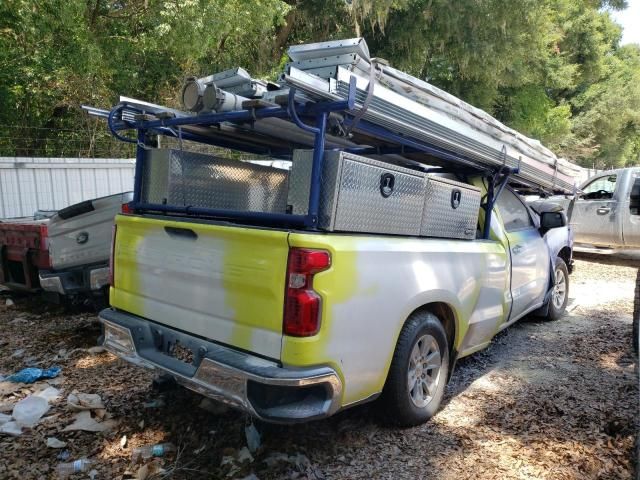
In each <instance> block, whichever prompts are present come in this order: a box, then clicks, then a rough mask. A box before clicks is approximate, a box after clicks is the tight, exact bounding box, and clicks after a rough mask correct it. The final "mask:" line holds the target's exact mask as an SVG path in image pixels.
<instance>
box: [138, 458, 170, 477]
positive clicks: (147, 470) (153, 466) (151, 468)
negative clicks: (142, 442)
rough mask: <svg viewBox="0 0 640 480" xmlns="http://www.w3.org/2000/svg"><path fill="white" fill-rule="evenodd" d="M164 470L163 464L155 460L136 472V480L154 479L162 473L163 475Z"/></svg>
mask: <svg viewBox="0 0 640 480" xmlns="http://www.w3.org/2000/svg"><path fill="white" fill-rule="evenodd" d="M163 472H164V469H163V468H162V464H161V463H160V462H159V461H157V460H153V461H151V462H149V463H147V464H145V465H142V466H141V467H140V468H139V469H138V471H137V472H136V480H146V479H147V478H150V477H154V476H155V475H158V474H160V473H163Z"/></svg>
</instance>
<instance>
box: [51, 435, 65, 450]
mask: <svg viewBox="0 0 640 480" xmlns="http://www.w3.org/2000/svg"><path fill="white" fill-rule="evenodd" d="M66 446H67V442H63V441H62V440H58V439H57V438H56V437H48V438H47V447H49V448H64V447H66Z"/></svg>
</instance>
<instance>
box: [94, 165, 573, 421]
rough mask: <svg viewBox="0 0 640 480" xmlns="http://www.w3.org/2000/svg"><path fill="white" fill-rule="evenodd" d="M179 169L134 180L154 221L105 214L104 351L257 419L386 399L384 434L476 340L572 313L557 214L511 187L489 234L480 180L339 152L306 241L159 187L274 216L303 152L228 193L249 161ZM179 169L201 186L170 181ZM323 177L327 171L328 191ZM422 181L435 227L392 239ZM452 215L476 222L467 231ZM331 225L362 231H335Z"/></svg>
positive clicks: (563, 231) (415, 411)
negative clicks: (341, 174)
mask: <svg viewBox="0 0 640 480" xmlns="http://www.w3.org/2000/svg"><path fill="white" fill-rule="evenodd" d="M326 155H330V153H329V152H327V153H326ZM294 157H295V155H294ZM174 158H179V159H180V161H181V162H182V169H180V170H176V169H174V170H168V169H167V168H166V167H165V165H166V164H163V163H162V161H160V159H157V158H154V159H153V161H151V162H149V165H151V166H150V167H149V168H150V169H151V170H150V172H151V173H148V174H145V175H146V176H144V177H143V185H142V192H141V195H142V198H144V195H145V192H151V193H149V194H148V195H150V196H151V195H155V196H157V198H158V200H157V202H156V203H157V204H160V205H162V207H163V208H165V207H166V211H160V210H158V209H154V208H152V207H142V208H139V209H137V210H136V211H134V212H129V213H127V214H121V215H117V216H116V222H115V223H116V228H115V236H114V247H113V260H112V263H111V264H112V268H113V271H112V278H113V283H112V284H111V291H110V304H111V308H108V309H105V310H103V311H102V312H101V313H100V319H101V321H102V322H103V324H104V328H105V342H104V345H105V347H106V348H107V349H108V350H109V351H111V352H113V353H114V354H116V355H118V356H119V357H121V358H123V359H125V360H127V361H129V362H131V363H134V364H136V365H139V366H143V367H146V368H150V369H153V370H156V371H159V372H165V373H168V374H170V375H171V376H173V377H174V378H175V379H176V380H177V381H178V383H180V384H182V385H184V386H186V387H187V388H190V389H193V390H195V391H197V392H200V393H202V394H204V395H207V396H209V397H211V398H214V399H218V400H221V401H223V402H225V403H228V404H230V405H232V406H234V407H236V408H239V409H242V410H244V411H246V412H249V413H250V414H252V415H254V416H257V417H259V418H262V419H264V420H267V421H272V422H300V421H306V420H312V419H317V418H322V417H327V416H329V415H332V414H334V413H335V412H337V411H339V410H341V409H344V408H347V407H349V406H352V405H355V404H359V403H362V402H366V401H371V400H374V399H376V398H377V397H381V398H380V401H381V402H383V404H384V406H385V411H386V413H387V417H388V418H390V419H393V420H392V421H393V422H394V423H397V424H400V425H405V426H408V425H416V424H419V423H422V422H424V421H426V420H427V419H429V418H430V417H431V416H432V415H434V414H435V412H436V411H437V410H438V407H439V405H440V402H441V400H442V398H443V394H444V389H445V386H446V383H447V381H448V379H449V376H450V374H451V372H452V369H453V366H454V364H455V362H456V359H458V358H460V357H463V356H466V355H469V354H472V353H474V352H476V351H478V350H481V349H483V348H485V347H487V346H488V345H489V344H490V342H491V339H492V338H493V337H494V335H496V334H497V333H498V332H499V331H501V330H503V329H504V328H506V327H508V326H509V325H512V324H513V323H514V322H516V321H517V320H519V319H520V318H522V317H524V316H525V315H527V314H530V313H533V312H535V313H536V314H539V315H541V316H543V317H546V318H547V319H557V318H559V317H560V316H562V315H563V312H564V310H565V307H566V305H567V299H568V293H569V270H568V266H569V265H570V264H571V259H572V244H571V235H570V231H569V229H568V228H567V226H566V217H565V215H564V213H563V212H558V211H542V210H541V211H540V213H539V214H536V213H534V212H533V211H532V210H531V208H530V207H529V206H527V204H526V203H525V202H524V201H523V200H522V198H521V197H520V196H519V195H518V194H517V193H516V191H514V190H512V189H510V188H505V189H504V190H503V191H502V192H501V194H500V196H499V197H498V200H497V204H496V208H495V210H494V212H495V214H494V215H493V217H492V219H491V222H490V234H489V238H488V239H484V238H483V235H482V233H483V232H482V229H483V225H484V215H485V212H484V210H482V208H481V207H480V199H481V197H482V196H483V195H485V194H486V189H485V186H484V184H483V181H482V179H481V178H479V177H478V178H469V179H468V181H467V183H463V182H460V179H457V181H453V180H447V179H442V178H436V177H418V175H419V172H413V171H408V170H407V169H399V168H398V167H393V166H388V165H387V166H385V165H384V164H380V163H376V162H374V161H372V160H369V159H359V158H357V157H355V156H351V157H345V162H347V161H349V162H352V164H349V165H348V166H347V164H346V163H344V165H345V166H344V167H343V168H344V169H345V170H346V169H347V168H350V169H353V172H355V171H356V170H355V169H356V168H358V169H359V170H357V172H358V173H357V175H353V176H348V178H347V181H345V182H344V183H343V184H340V185H338V186H335V190H334V189H333V188H331V189H329V188H327V190H326V192H327V195H329V192H338V193H337V194H336V196H335V197H331V199H329V198H328V197H326V196H325V197H323V202H324V203H323V204H324V205H327V206H328V205H333V207H331V208H329V207H328V208H327V210H326V216H325V214H324V213H321V215H320V219H321V220H320V221H321V222H324V221H325V220H326V223H325V224H326V225H328V227H327V229H329V231H319V230H311V231H309V230H305V229H304V228H291V227H288V226H286V225H276V224H273V223H272V224H268V225H260V224H256V223H255V222H251V221H247V220H246V218H245V216H242V215H240V214H239V215H238V217H237V218H235V219H226V220H222V219H219V218H218V219H216V218H212V217H210V216H207V215H204V214H199V213H198V209H197V208H191V207H190V210H189V211H188V213H187V214H184V213H175V212H177V211H178V209H177V208H175V207H173V206H172V203H171V199H172V193H171V192H170V191H169V193H168V194H167V193H154V192H159V191H161V189H160V186H162V185H164V186H165V187H164V188H166V185H167V181H166V177H167V173H166V172H167V171H170V172H174V173H175V174H176V175H178V177H177V178H173V177H171V181H170V182H169V183H168V184H169V185H170V186H172V188H173V187H175V188H177V189H178V190H177V191H178V194H176V195H175V197H174V199H175V200H176V201H184V200H183V199H184V198H185V195H193V197H194V198H196V197H197V198H196V199H202V198H205V197H206V198H208V199H213V200H211V201H212V202H214V201H215V202H219V203H220V202H225V203H224V207H225V208H227V209H231V210H233V211H240V210H241V209H242V208H245V209H246V208H247V207H246V205H245V204H248V205H249V206H250V208H257V207H256V205H261V206H265V205H267V206H269V207H270V206H271V202H270V201H271V200H272V199H273V198H274V196H273V195H274V194H273V192H274V191H275V189H276V185H278V184H282V185H284V186H285V187H286V185H288V188H289V189H290V190H289V197H287V193H286V192H284V193H283V196H284V198H285V199H286V198H291V196H292V191H293V190H297V189H298V187H299V185H300V184H298V183H297V182H296V181H295V171H296V165H300V164H297V163H296V162H301V161H302V160H301V159H298V160H294V162H293V169H292V172H291V176H290V177H289V179H288V181H287V180H285V181H282V182H280V180H279V179H280V178H285V179H286V177H284V175H285V173H279V172H278V171H277V170H276V169H270V170H269V171H264V172H253V173H251V174H250V175H248V176H247V177H246V178H248V181H249V182H251V187H250V189H247V193H246V194H243V195H239V194H238V195H235V197H233V196H232V194H233V193H237V192H243V191H244V190H243V189H244V188H245V186H243V185H242V184H241V177H240V175H239V173H238V172H239V171H241V169H249V168H253V169H255V168H258V167H257V166H256V167H251V166H250V165H247V164H244V165H245V166H243V167H240V165H242V162H236V164H237V166H229V167H228V168H227V167H225V165H224V164H221V163H219V162H218V163H216V161H215V159H212V160H210V165H211V166H208V165H209V164H207V163H206V162H207V159H206V158H204V157H196V156H195V154H187V153H184V152H176V153H175V154H174ZM189 160H193V163H194V167H189V164H188V161H189ZM325 162H328V163H327V165H335V163H331V162H330V160H328V159H325ZM154 165H155V167H154ZM205 167H206V168H205ZM153 168H157V173H154V170H153ZM264 168H267V167H264ZM301 168H302V167H301ZM190 169H193V171H195V172H197V175H196V174H194V176H193V177H192V178H191V179H189V178H187V177H186V176H185V177H182V176H180V175H182V174H181V173H180V172H182V171H184V172H188V171H189V170H190ZM227 170H228V171H229V172H230V173H229V174H228V175H227V174H226V172H227ZM335 171H336V170H335V169H334V168H333V167H329V166H327V172H326V175H325V177H324V179H325V181H326V182H329V176H330V175H329V173H330V172H335ZM350 171H351V170H350ZM207 172H214V173H215V175H214V174H213V173H207ZM185 175H186V174H185ZM279 175H281V176H279ZM260 178H261V179H262V180H261V181H259V182H256V180H257V179H260ZM354 178H357V179H358V180H357V181H355V180H353V179H354ZM420 178H425V179H426V180H427V181H428V182H430V183H429V185H430V187H429V188H428V192H430V193H428V194H427V195H428V196H429V195H431V194H432V193H433V192H434V191H436V194H437V192H438V191H439V192H442V196H440V197H437V198H439V199H440V201H439V202H437V201H435V200H427V201H425V200H424V197H420V196H419V194H418V196H417V198H418V203H417V207H418V208H420V207H421V206H422V202H424V205H425V212H426V213H425V215H426V217H425V218H427V219H428V220H429V222H435V223H433V224H432V226H433V229H432V230H430V231H429V232H427V236H426V237H423V236H420V235H421V234H420V235H419V234H399V231H394V232H392V231H390V227H391V226H395V227H403V225H401V222H405V223H407V224H409V225H413V224H414V223H415V221H416V218H415V216H413V215H411V213H410V212H407V209H408V208H409V207H412V205H413V203H405V204H404V206H402V204H400V203H395V202H406V201H407V198H408V197H409V195H410V194H411V189H410V188H409V187H410V185H415V189H419V188H421V187H420V185H422V183H421V182H422V180H420ZM147 179H148V180H149V182H150V183H149V185H147V184H145V183H144V182H146V181H147ZM216 182H226V183H225V184H222V183H221V185H217V184H216ZM267 182H269V185H270V188H268V189H266V188H265V187H264V186H265V185H266V184H267ZM276 182H279V183H276ZM411 182H414V183H411ZM225 185H226V186H225ZM183 186H186V187H188V188H186V189H183V188H182V187H183ZM412 188H413V187H412ZM307 189H308V186H307ZM438 189H440V190H438ZM200 192H202V194H200V195H197V194H198V193H200ZM207 192H208V193H207ZM306 192H308V190H307V191H306ZM306 192H304V191H303V193H302V195H301V198H307V199H308V195H307V194H306ZM293 193H295V192H293ZM205 194H206V195H205ZM323 195H324V194H323ZM153 198H155V197H153ZM234 198H236V199H237V200H236V202H237V203H235V204H232V202H233V201H234ZM278 198H279V197H278ZM420 198H422V200H420ZM428 198H431V197H428ZM434 198H435V197H434ZM248 200H251V203H250V204H249V203H248ZM266 200H269V202H267V201H266ZM147 201H148V202H149V201H150V200H147ZM186 201H189V199H188V198H187V200H186ZM342 202H344V203H342ZM474 202H475V203H474ZM289 203H290V202H289ZM294 203H295V202H294ZM387 205H392V207H387ZM393 205H396V206H397V208H396V207H393ZM290 207H291V205H289V206H287V208H288V209H291V208H290ZM172 208H173V209H174V210H173V211H172V210H171V209H172ZM388 208H390V210H387V209H388ZM200 210H202V209H200ZM293 211H294V212H295V211H296V207H295V205H293ZM463 216H464V218H466V219H472V220H471V221H466V220H465V221H463V222H462V223H461V222H460V219H461V218H463ZM372 217H373V220H371V219H372ZM370 220H371V222H370V223H369V224H367V222H369V221H370ZM419 220H420V219H419V218H418V227H419V226H420V225H419ZM341 222H345V223H348V224H349V225H351V226H352V228H355V229H360V230H359V231H355V232H354V231H353V230H352V231H336V230H339V227H338V224H340V223H341ZM366 228H372V229H385V233H378V234H376V233H368V232H367V231H366ZM331 229H334V230H331ZM476 229H477V230H478V234H476ZM362 230H365V231H362ZM556 231H557V232H558V235H557V236H556V235H555V232H556ZM454 235H458V236H457V237H455V238H454ZM427 237H430V238H427ZM550 239H552V240H550Z"/></svg>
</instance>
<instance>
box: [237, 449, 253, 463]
mask: <svg viewBox="0 0 640 480" xmlns="http://www.w3.org/2000/svg"><path fill="white" fill-rule="evenodd" d="M236 460H238V462H239V463H245V462H247V463H252V462H253V455H251V452H250V451H249V449H248V448H247V447H242V448H241V449H240V450H238V454H237V455H236Z"/></svg>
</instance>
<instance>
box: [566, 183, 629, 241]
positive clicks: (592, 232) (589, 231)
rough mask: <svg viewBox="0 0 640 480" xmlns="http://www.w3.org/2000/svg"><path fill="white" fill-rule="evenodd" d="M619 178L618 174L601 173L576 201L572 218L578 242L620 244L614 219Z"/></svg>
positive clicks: (585, 187)
mask: <svg viewBox="0 0 640 480" xmlns="http://www.w3.org/2000/svg"><path fill="white" fill-rule="evenodd" d="M617 178H618V175H617V174H615V173H614V174H607V175H602V176H599V177H596V178H594V179H593V180H591V181H590V182H589V183H588V184H587V185H585V186H584V187H583V189H582V191H583V193H582V194H581V195H580V197H578V198H577V199H576V201H575V203H574V206H573V211H572V213H571V220H570V222H571V226H572V227H573V231H574V235H575V241H576V242H577V243H587V244H592V245H602V246H608V245H615V244H616V243H618V231H617V226H616V221H615V219H616V212H617V210H618V208H617V207H618V200H617V198H616V196H615V191H616V184H617Z"/></svg>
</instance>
